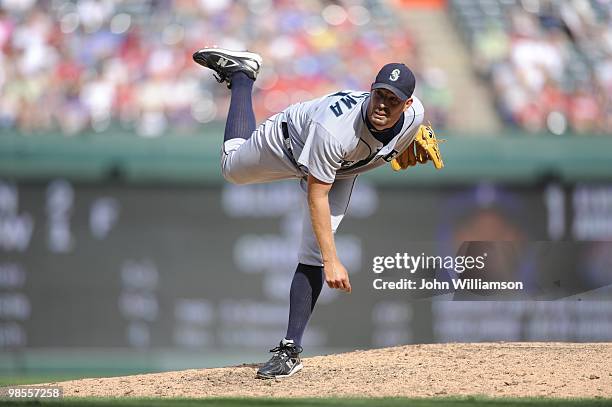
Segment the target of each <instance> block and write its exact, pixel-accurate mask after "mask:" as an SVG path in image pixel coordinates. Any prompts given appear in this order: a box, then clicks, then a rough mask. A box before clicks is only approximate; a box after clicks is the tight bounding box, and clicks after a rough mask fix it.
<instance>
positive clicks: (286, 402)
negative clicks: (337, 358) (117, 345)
mask: <svg viewBox="0 0 612 407" xmlns="http://www.w3.org/2000/svg"><path fill="white" fill-rule="evenodd" d="M0 403H1V404H2V405H6V406H40V405H48V406H69V407H72V406H75V407H76V406H85V407H106V406H113V407H114V406H132V407H140V406H142V407H170V406H179V407H195V406H210V407H237V406H244V405H248V406H272V407H293V406H297V407H306V406H324V407H325V406H334V407H337V406H346V407H349V406H372V407H379V406H380V407H399V406H410V407H468V406H476V407H481V406H494V407H540V406H547V407H548V406H551V407H552V406H555V407H556V406H568V407H569V406H578V407H591V406H593V407H595V406H597V407H602V406H612V399H544V398H518V399H508V398H506V399H491V398H482V397H461V398H457V397H453V398H433V399H408V398H376V399H368V398H323V399H312V398H309V399H279V398H276V399H272V398H213V399H178V398H174V399H159V398H133V399H125V398H121V399H112V398H85V399H64V400H44V401H38V400H37V401H19V402H18V401H10V402H0Z"/></svg>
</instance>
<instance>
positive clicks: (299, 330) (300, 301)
mask: <svg viewBox="0 0 612 407" xmlns="http://www.w3.org/2000/svg"><path fill="white" fill-rule="evenodd" d="M321 288H323V267H322V266H309V265H306V264H302V263H300V264H298V266H297V268H296V270H295V274H294V275H293V281H292V282H291V291H290V294H289V325H288V327H287V335H286V336H285V338H286V339H292V340H293V341H294V343H295V344H296V345H299V346H301V345H302V336H303V335H304V331H305V330H306V325H307V324H308V320H309V319H310V315H311V314H312V310H313V309H314V306H315V304H316V302H317V298H319V294H320V293H321Z"/></svg>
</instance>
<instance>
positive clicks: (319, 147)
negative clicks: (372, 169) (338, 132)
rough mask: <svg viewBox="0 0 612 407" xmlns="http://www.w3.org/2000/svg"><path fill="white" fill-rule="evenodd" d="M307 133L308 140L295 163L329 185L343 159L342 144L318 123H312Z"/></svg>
mask: <svg viewBox="0 0 612 407" xmlns="http://www.w3.org/2000/svg"><path fill="white" fill-rule="evenodd" d="M308 132H309V134H308V138H307V139H306V143H305V144H304V148H303V150H302V153H301V154H300V157H299V158H298V160H297V161H298V163H299V164H301V165H304V166H305V167H306V168H308V172H309V173H310V174H312V176H313V177H315V178H316V179H318V180H320V181H323V182H326V183H329V184H331V183H333V182H334V180H335V178H336V171H338V169H340V166H341V164H342V159H343V157H344V149H343V148H342V144H341V143H340V141H339V140H337V139H336V138H335V137H333V136H332V135H331V134H330V133H329V132H328V131H327V130H326V129H325V128H324V127H323V126H321V125H320V124H318V123H315V122H312V123H311V124H310V126H309V129H308Z"/></svg>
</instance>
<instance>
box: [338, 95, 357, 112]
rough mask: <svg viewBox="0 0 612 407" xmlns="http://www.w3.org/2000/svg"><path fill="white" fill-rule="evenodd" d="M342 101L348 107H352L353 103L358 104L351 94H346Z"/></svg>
mask: <svg viewBox="0 0 612 407" xmlns="http://www.w3.org/2000/svg"><path fill="white" fill-rule="evenodd" d="M340 100H341V101H342V103H344V105H345V106H346V107H347V108H349V109H350V108H351V107H353V105H357V101H356V100H355V99H353V98H352V97H351V95H346V96H345V97H343V98H342V99H340Z"/></svg>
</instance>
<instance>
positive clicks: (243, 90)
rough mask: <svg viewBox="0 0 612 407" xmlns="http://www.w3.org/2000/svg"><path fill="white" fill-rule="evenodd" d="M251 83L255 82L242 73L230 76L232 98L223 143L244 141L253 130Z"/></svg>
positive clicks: (253, 116) (253, 115)
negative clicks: (234, 139) (241, 139)
mask: <svg viewBox="0 0 612 407" xmlns="http://www.w3.org/2000/svg"><path fill="white" fill-rule="evenodd" d="M253 83H255V81H254V80H252V79H251V78H249V77H248V76H247V75H246V74H245V73H243V72H236V73H234V74H233V75H232V87H231V91H232V98H231V101H230V107H229V113H228V114H227V121H226V122H225V134H224V135H223V141H224V142H225V141H227V140H230V139H233V138H243V139H245V140H246V139H248V138H249V137H251V133H253V131H254V130H255V114H254V113H253V102H252V100H251V92H252V91H253Z"/></svg>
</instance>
